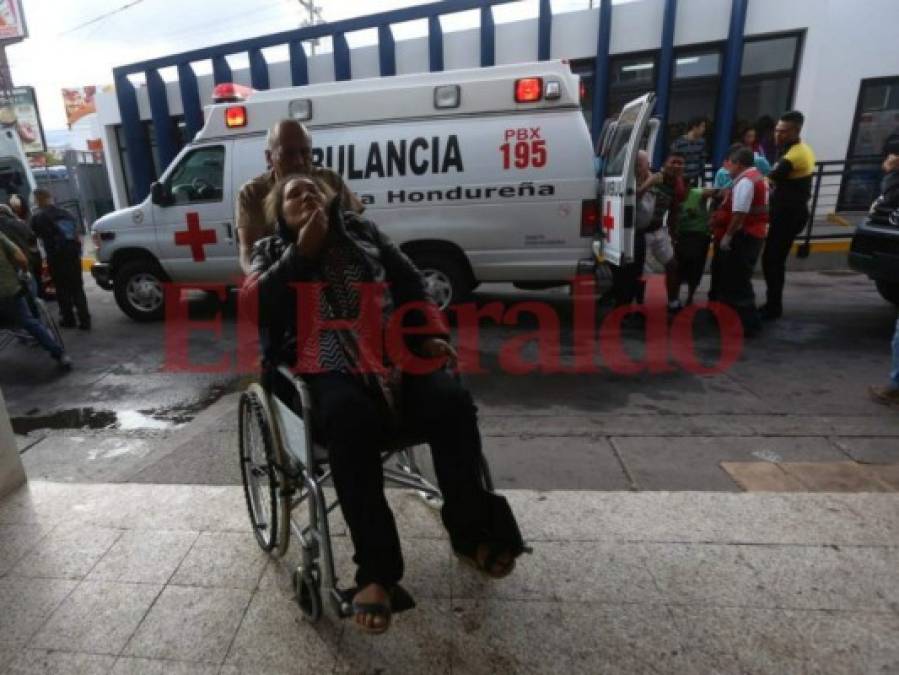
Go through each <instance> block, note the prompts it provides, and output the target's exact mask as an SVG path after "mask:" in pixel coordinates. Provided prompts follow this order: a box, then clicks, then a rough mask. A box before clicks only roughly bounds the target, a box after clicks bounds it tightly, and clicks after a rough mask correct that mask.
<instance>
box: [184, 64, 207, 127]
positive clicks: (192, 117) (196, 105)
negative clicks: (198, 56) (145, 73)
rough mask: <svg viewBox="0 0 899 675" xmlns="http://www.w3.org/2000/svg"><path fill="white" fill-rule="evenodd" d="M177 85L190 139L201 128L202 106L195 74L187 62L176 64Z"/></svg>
mask: <svg viewBox="0 0 899 675" xmlns="http://www.w3.org/2000/svg"><path fill="white" fill-rule="evenodd" d="M178 85H179V86H180V88H181V108H182V109H183V110H184V123H185V124H186V125H187V137H188V139H192V138H193V137H194V136H196V135H197V132H199V131H200V129H202V128H203V108H202V106H201V105H200V90H199V89H198V88H197V74H196V73H195V72H194V69H193V68H191V65H190V64H189V63H179V64H178Z"/></svg>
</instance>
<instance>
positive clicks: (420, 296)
mask: <svg viewBox="0 0 899 675" xmlns="http://www.w3.org/2000/svg"><path fill="white" fill-rule="evenodd" d="M334 237H346V238H348V239H349V240H350V241H351V242H352V243H353V244H355V245H356V246H358V247H359V249H360V250H361V251H362V254H363V258H364V259H365V261H366V263H367V264H368V265H369V266H370V267H371V268H372V269H374V268H381V269H383V271H384V275H383V276H384V277H385V278H386V281H387V283H388V285H389V293H390V295H391V298H392V300H393V305H394V307H395V308H397V309H398V308H400V307H401V306H402V305H403V304H405V303H409V302H422V301H426V302H428V303H429V305H430V307H431V308H432V311H431V312H430V313H429V316H425V313H424V312H418V311H410V312H409V313H408V314H407V315H406V319H407V320H406V321H405V324H406V325H407V326H422V325H425V323H426V322H430V323H431V324H432V325H435V328H436V326H437V325H439V326H440V329H439V330H435V331H434V332H433V333H432V334H431V333H429V334H426V335H414V336H408V337H407V341H406V342H407V346H408V347H409V348H410V349H412V350H414V349H416V347H417V345H418V344H420V342H421V341H422V340H424V339H425V338H427V337H446V336H447V331H446V330H445V327H444V323H443V317H442V316H441V315H440V313H439V310H438V309H437V307H436V305H434V304H433V302H431V298H430V296H429V295H428V293H427V290H426V287H425V282H424V278H423V277H422V275H421V272H419V270H418V268H417V267H415V265H414V264H413V263H412V261H411V260H409V258H408V257H407V256H406V254H405V253H403V252H402V251H401V250H400V249H399V248H398V247H397V246H396V245H395V244H394V243H393V242H391V241H390V239H389V238H387V236H385V235H384V234H383V233H382V232H381V231H380V230H379V229H378V228H377V227H376V226H375V224H374V223H373V222H371V221H370V220H368V219H366V218H363V217H361V216H359V215H357V214H356V213H354V212H352V211H346V212H341V211H340V210H339V208H338V207H337V205H336V203H335V204H333V205H332V208H331V209H330V218H329V232H328V238H327V239H326V241H325V246H327V245H328V244H329V242H330V241H332V238H334ZM250 268H251V269H250V276H249V277H248V278H247V280H246V282H245V283H244V286H243V289H242V291H241V293H242V294H254V295H255V297H256V298H258V308H259V328H260V339H261V342H262V352H263V358H264V364H265V365H266V366H275V365H278V364H282V363H286V364H289V365H293V364H294V363H295V362H296V355H297V344H296V342H297V299H296V292H295V289H294V288H293V287H292V286H291V284H295V283H299V282H313V281H320V280H321V275H320V273H319V269H318V261H317V260H311V259H309V258H305V257H303V256H302V255H300V253H299V250H298V249H297V247H296V246H295V245H294V242H293V237H292V235H291V233H290V232H289V231H288V230H287V228H286V227H284V225H283V223H282V224H279V227H278V234H276V235H273V236H270V237H266V238H264V239H260V240H259V241H257V242H256V244H255V245H254V246H253V252H252V255H251V257H250ZM374 276H378V275H374V274H373V277H374Z"/></svg>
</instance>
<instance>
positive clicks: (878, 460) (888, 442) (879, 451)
mask: <svg viewBox="0 0 899 675" xmlns="http://www.w3.org/2000/svg"><path fill="white" fill-rule="evenodd" d="M831 440H832V441H833V443H834V444H835V445H836V446H837V447H838V448H840V449H841V450H842V451H843V452H845V453H846V454H848V455H849V456H850V457H852V459H854V460H855V461H856V462H864V463H866V464H899V440H897V439H896V438H895V435H894V436H893V437H892V438H878V437H868V438H853V437H848V436H840V437H837V438H832V439H831Z"/></svg>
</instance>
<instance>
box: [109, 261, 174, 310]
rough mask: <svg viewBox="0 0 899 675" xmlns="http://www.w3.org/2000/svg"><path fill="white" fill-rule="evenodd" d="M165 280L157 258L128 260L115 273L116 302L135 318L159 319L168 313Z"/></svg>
mask: <svg viewBox="0 0 899 675" xmlns="http://www.w3.org/2000/svg"><path fill="white" fill-rule="evenodd" d="M164 282H165V275H164V274H163V272H162V270H161V269H159V265H157V264H156V263H155V261H153V260H148V259H138V260H132V261H130V262H126V263H125V264H124V265H122V267H121V268H120V269H119V270H118V271H117V272H116V275H115V282H114V284H113V291H114V294H115V299H116V303H117V304H118V306H119V308H120V309H121V310H122V311H123V312H125V314H127V315H128V316H129V317H131V318H132V319H134V320H135V321H159V320H160V319H162V317H163V316H164V315H165V289H164V288H163V283H164Z"/></svg>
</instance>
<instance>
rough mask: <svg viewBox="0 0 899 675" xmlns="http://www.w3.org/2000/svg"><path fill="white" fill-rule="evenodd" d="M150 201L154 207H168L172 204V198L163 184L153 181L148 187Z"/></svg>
mask: <svg viewBox="0 0 899 675" xmlns="http://www.w3.org/2000/svg"><path fill="white" fill-rule="evenodd" d="M150 201H152V202H153V203H154V204H156V206H169V205H170V204H171V203H172V196H171V195H170V194H169V191H168V190H166V188H165V183H160V182H159V181H154V182H153V184H152V185H150Z"/></svg>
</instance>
